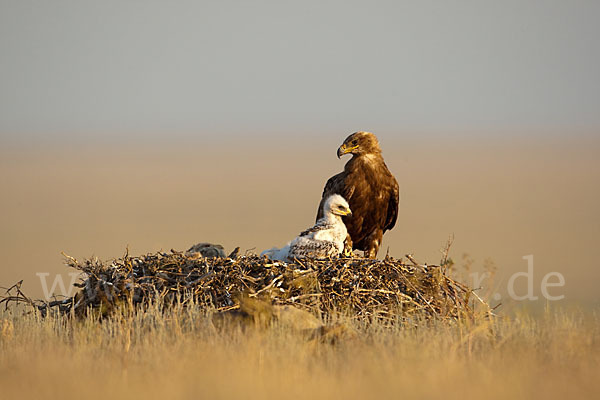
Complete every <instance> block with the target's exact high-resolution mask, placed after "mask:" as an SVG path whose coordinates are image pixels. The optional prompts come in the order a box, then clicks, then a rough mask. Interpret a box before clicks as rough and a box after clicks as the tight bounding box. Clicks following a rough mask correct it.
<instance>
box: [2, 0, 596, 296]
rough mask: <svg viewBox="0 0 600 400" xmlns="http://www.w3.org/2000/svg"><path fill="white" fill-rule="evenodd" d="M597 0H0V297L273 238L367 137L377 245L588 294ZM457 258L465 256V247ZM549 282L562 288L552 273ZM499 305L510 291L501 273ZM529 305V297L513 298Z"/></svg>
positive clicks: (291, 232) (301, 217) (303, 223)
mask: <svg viewBox="0 0 600 400" xmlns="http://www.w3.org/2000/svg"><path fill="white" fill-rule="evenodd" d="M599 17H600V3H598V2H594V1H573V2H562V1H530V2H520V1H503V2H466V1H465V2H443V1H432V2H405V1H369V2H366V1H365V2H356V1H325V2H323V1H319V2H316V1H315V2H313V1H305V2H287V1H255V2H242V1H240V2H232V1H219V2H208V1H203V2H198V1H183V0H177V1H170V2H163V1H113V0H106V1H103V2H96V1H86V0H78V1H66V0H56V1H53V2H45V1H27V0H16V1H9V0H0V188H1V196H0V255H1V256H0V286H10V285H11V284H13V283H14V282H16V281H18V280H21V279H24V280H25V283H24V289H25V291H26V292H27V293H29V294H31V295H32V296H34V297H39V296H41V295H42V288H41V284H40V279H39V277H37V276H36V273H49V274H50V275H49V277H48V283H49V284H51V283H52V280H53V279H54V277H56V276H57V275H62V276H64V277H65V281H67V282H68V280H69V277H68V273H69V272H70V271H69V270H67V269H66V267H64V266H63V264H62V256H61V254H60V252H61V251H64V252H65V253H67V254H70V255H72V256H75V257H77V258H83V257H90V256H92V255H96V256H98V257H99V258H101V259H110V258H113V257H118V256H121V255H123V253H124V252H125V249H126V247H129V251H130V253H131V254H142V253H146V252H154V251H158V250H161V249H162V250H165V251H168V250H170V249H171V248H174V249H176V250H186V249H187V248H188V247H189V246H191V245H192V244H194V243H196V242H201V241H210V242H216V243H221V244H223V245H224V246H225V247H226V250H228V251H230V250H233V248H234V247H236V246H240V247H241V248H242V250H249V249H254V251H257V252H259V251H261V250H263V249H265V248H269V247H272V246H281V245H283V244H285V243H286V242H287V241H288V240H290V239H291V238H293V237H294V236H295V235H297V234H298V233H299V232H300V231H301V230H303V229H304V228H306V227H308V226H310V225H311V224H312V223H313V222H314V218H315V215H316V207H317V205H318V202H319V199H320V196H321V191H322V188H323V185H324V183H325V182H326V180H327V179H328V178H329V177H330V176H331V175H333V174H335V173H337V172H339V171H340V170H341V169H342V168H343V165H344V163H345V162H346V161H347V158H343V159H342V160H338V159H337V158H336V155H335V152H336V149H337V147H338V146H339V145H340V144H341V142H342V141H343V139H344V138H345V137H346V136H347V135H349V134H350V133H352V132H354V131H358V130H368V131H372V132H374V133H375V134H376V135H377V136H378V137H379V139H380V143H381V146H382V149H383V155H384V157H385V160H386V163H387V164H388V166H389V168H390V170H391V171H392V172H393V173H394V174H395V175H396V177H397V179H398V181H399V183H400V186H401V197H402V200H401V205H400V216H399V220H398V223H397V226H396V228H395V229H394V230H392V231H391V232H388V233H387V234H386V235H385V236H384V243H383V246H382V250H381V251H380V255H379V256H380V257H383V256H384V255H385V253H386V251H387V250H388V249H389V253H390V254H391V255H392V256H395V257H401V256H404V254H406V253H412V254H414V256H415V258H416V259H418V260H419V261H423V262H429V263H437V262H439V259H440V249H441V248H442V247H443V246H444V244H445V242H446V240H447V238H448V237H449V235H454V238H455V240H454V244H453V247H452V250H451V256H452V258H453V259H454V260H455V261H456V263H457V267H460V266H461V265H464V264H468V265H471V268H472V269H473V270H474V271H482V270H483V269H485V268H487V267H489V265H491V263H493V264H494V265H495V267H496V269H497V271H496V278H495V280H494V283H493V284H491V283H490V285H493V289H492V293H494V294H497V295H496V300H497V301H502V302H506V301H507V300H508V299H507V293H506V289H507V281H508V279H509V278H510V276H511V275H512V274H514V273H516V272H523V271H526V270H527V262H526V260H524V259H523V256H527V255H530V254H531V255H533V256H534V274H533V289H534V295H536V296H538V297H539V300H538V301H537V303H543V302H545V300H544V298H543V297H542V296H541V292H540V285H541V282H542V280H543V277H544V275H545V274H547V273H549V272H559V273H561V274H562V275H563V276H564V278H565V285H564V287H555V288H551V289H550V293H551V294H552V295H564V296H565V298H564V300H561V302H560V303H561V304H566V303H575V304H580V305H585V306H593V305H598V304H600V299H599V297H598V294H597V293H598V290H597V282H598V280H599V279H600V265H599V262H598V257H597V255H596V247H597V243H598V240H599V239H600V213H599V211H598V204H599V203H600V188H599V182H600V160H599V156H600V112H599V111H600V76H599V72H598V71H600V45H599V44H598V37H600V25H599V24H598V23H597V21H598V18H599ZM464 254H468V257H464ZM552 281H553V282H555V281H556V279H553V280H552ZM516 289H517V290H516V292H517V293H518V294H524V293H525V292H526V290H527V282H526V280H525V279H519V280H517V285H516ZM524 303H526V304H531V302H524Z"/></svg>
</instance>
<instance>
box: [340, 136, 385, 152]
mask: <svg viewBox="0 0 600 400" xmlns="http://www.w3.org/2000/svg"><path fill="white" fill-rule="evenodd" d="M348 153H350V154H352V155H355V156H362V155H368V154H381V149H380V148H379V141H378V140H377V136H375V135H373V134H372V133H371V132H355V133H353V134H352V135H350V136H348V137H347V138H346V140H344V143H342V145H341V146H340V147H339V149H338V151H337V156H338V158H340V157H341V156H343V155H344V154H348Z"/></svg>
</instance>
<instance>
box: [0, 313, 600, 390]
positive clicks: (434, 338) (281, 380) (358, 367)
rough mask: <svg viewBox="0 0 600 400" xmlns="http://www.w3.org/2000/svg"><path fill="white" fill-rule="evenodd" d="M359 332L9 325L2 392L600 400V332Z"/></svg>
mask: <svg viewBox="0 0 600 400" xmlns="http://www.w3.org/2000/svg"><path fill="white" fill-rule="evenodd" d="M339 322H344V323H346V324H349V325H350V328H351V329H352V330H353V331H355V332H356V334H355V335H346V336H341V337H339V338H338V340H337V341H335V343H333V344H332V343H330V342H324V341H321V340H318V339H314V338H313V339H311V338H310V337H307V336H306V335H304V334H302V332H299V331H296V330H294V329H290V328H288V327H285V326H282V325H279V324H277V323H275V324H274V325H272V326H270V327H268V328H265V329H254V328H252V329H240V328H239V327H238V328H231V329H217V328H215V327H214V326H213V324H212V323H211V320H210V318H209V315H207V313H206V311H203V310H202V309H200V308H198V307H187V308H185V309H184V308H175V309H171V310H169V311H165V310H161V309H160V308H159V307H158V306H156V307H154V308H151V309H149V310H148V311H147V312H145V313H138V314H137V315H133V314H132V315H125V316H124V315H113V316H112V317H111V318H108V319H105V320H104V321H103V322H102V323H99V322H98V321H97V320H96V319H94V318H93V317H88V318H85V319H83V320H75V319H65V318H64V317H57V316H53V317H49V318H45V319H42V318H40V317H39V315H37V314H27V315H22V313H20V312H18V311H15V312H5V313H4V314H0V329H1V331H0V332H1V334H0V372H1V373H0V388H1V395H0V397H1V398H3V399H5V398H6V399H12V398H44V399H49V398H60V399H70V398H86V399H95V398H98V399H106V398H124V397H129V398H143V399H154V398H156V399H159V398H161V399H164V398H184V399H187V398H189V399H193V398H210V399H219V398H223V399H229V398H377V397H388V398H389V397H394V398H400V397H408V398H440V397H444V398H446V399H452V398H460V399H468V398H478V399H481V398H492V399H494V398H557V399H558V398H561V399H562V398H565V397H566V396H571V397H572V398H597V396H598V394H599V393H600V380H599V379H598V378H599V371H600V365H599V364H600V321H599V320H598V317H597V316H596V315H595V314H593V313H583V312H574V313H573V312H571V313H567V312H562V311H555V312H547V313H546V314H545V315H543V316H540V317H539V318H537V319H534V318H532V317H529V316H528V315H527V314H522V315H518V316H516V317H514V318H510V319H509V318H498V319H496V320H493V321H492V320H489V319H488V320H481V322H478V323H469V322H467V321H462V322H458V321H454V322H450V321H449V320H445V321H436V320H428V321H422V322H420V323H418V324H417V326H414V325H410V326H409V325H402V326H400V325H395V326H384V325H382V324H380V323H375V324H370V325H366V324H361V323H360V322H357V321H349V320H348V321H339Z"/></svg>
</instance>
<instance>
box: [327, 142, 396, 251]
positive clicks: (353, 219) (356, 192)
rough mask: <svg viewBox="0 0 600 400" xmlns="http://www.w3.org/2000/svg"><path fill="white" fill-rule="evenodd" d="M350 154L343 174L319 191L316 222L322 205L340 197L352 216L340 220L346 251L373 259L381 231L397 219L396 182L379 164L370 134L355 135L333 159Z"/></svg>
mask: <svg viewBox="0 0 600 400" xmlns="http://www.w3.org/2000/svg"><path fill="white" fill-rule="evenodd" d="M348 153H350V154H352V158H351V159H350V160H349V161H348V162H347V163H346V165H345V166H344V171H343V172H340V173H339V174H337V175H334V176H332V177H331V178H329V180H328V181H327V183H326V184H325V188H324V189H323V196H322V199H321V203H320V204H319V211H318V214H317V220H319V219H320V218H321V217H322V216H323V202H324V201H325V200H326V199H327V198H329V196H331V195H332V194H339V195H341V196H342V197H344V198H345V199H346V200H347V201H348V203H349V205H350V209H351V210H352V215H348V216H345V217H344V218H343V221H344V224H346V228H347V229H348V239H351V240H348V239H347V243H346V249H348V250H350V249H352V250H354V249H357V250H362V251H364V255H365V257H369V258H375V257H376V256H377V252H378V250H379V246H380V245H381V239H382V237H383V234H384V233H385V231H387V230H390V229H392V228H393V227H394V225H395V224H396V219H397V218H398V203H399V191H398V182H397V181H396V178H394V175H392V173H391V172H390V170H389V169H388V167H387V165H385V162H384V161H383V157H382V155H381V149H380V148H379V141H378V140H377V137H375V135H374V134H372V133H370V132H356V133H353V134H352V135H350V136H348V137H347V138H346V140H344V143H342V145H341V146H340V147H339V149H338V151H337V156H338V158H340V157H341V156H342V155H344V154H348Z"/></svg>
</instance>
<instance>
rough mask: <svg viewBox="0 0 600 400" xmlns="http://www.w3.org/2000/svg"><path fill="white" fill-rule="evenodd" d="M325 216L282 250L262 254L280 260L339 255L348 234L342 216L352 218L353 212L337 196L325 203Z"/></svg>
mask: <svg viewBox="0 0 600 400" xmlns="http://www.w3.org/2000/svg"><path fill="white" fill-rule="evenodd" d="M322 213H323V216H322V217H321V218H320V219H319V220H318V221H317V222H316V224H315V225H314V226H312V227H311V228H309V229H307V230H305V231H303V232H301V233H300V234H299V235H298V236H297V237H296V238H294V240H292V241H291V242H290V243H288V244H287V245H285V246H284V247H283V248H281V249H277V248H272V249H269V250H265V251H263V252H262V253H261V255H263V256H265V255H266V256H267V257H269V258H271V259H273V260H281V261H293V260H294V258H298V259H302V258H328V257H335V256H338V255H339V254H340V253H341V252H342V251H343V250H344V240H345V239H346V236H347V235H348V231H347V230H346V226H345V225H344V222H343V221H342V217H343V216H347V215H352V212H351V211H350V207H349V206H348V202H347V201H346V200H345V199H344V198H343V197H342V196H340V195H338V194H334V195H331V196H329V197H328V198H327V199H325V201H324V202H323V205H322Z"/></svg>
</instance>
